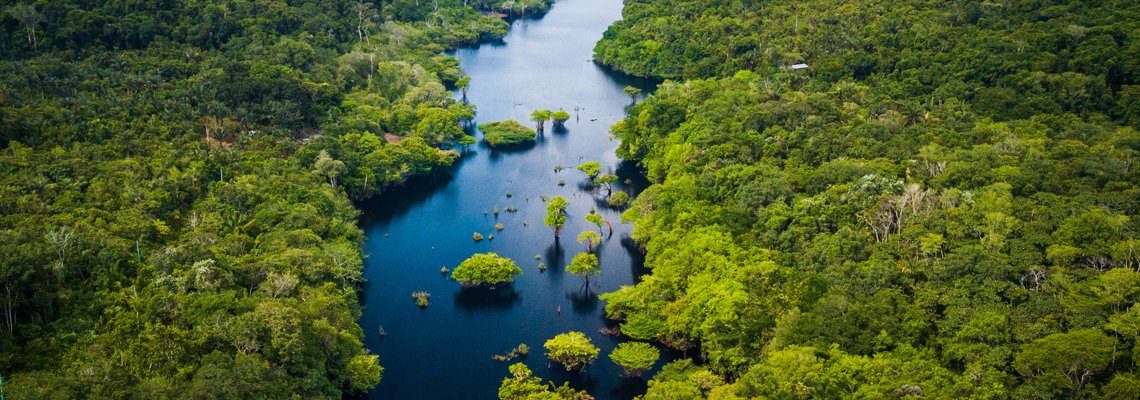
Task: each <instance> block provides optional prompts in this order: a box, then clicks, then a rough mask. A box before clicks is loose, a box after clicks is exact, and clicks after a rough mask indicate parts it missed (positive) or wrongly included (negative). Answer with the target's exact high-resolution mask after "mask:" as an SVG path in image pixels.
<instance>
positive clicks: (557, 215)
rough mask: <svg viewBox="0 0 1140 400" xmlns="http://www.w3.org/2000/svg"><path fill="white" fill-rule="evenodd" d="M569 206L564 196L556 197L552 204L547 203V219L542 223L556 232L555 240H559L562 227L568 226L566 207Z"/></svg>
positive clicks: (551, 201) (551, 200)
mask: <svg viewBox="0 0 1140 400" xmlns="http://www.w3.org/2000/svg"><path fill="white" fill-rule="evenodd" d="M567 204H569V203H568V202H567V201H566V198H564V197H562V196H554V198H552V199H550V202H548V203H546V217H544V218H543V219H542V222H543V223H545V224H546V226H549V227H550V228H551V229H553V230H554V238H555V239H558V234H559V233H561V232H562V227H563V226H565V225H566V205H567Z"/></svg>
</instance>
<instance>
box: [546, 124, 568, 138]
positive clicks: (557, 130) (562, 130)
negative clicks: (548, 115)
mask: <svg viewBox="0 0 1140 400" xmlns="http://www.w3.org/2000/svg"><path fill="white" fill-rule="evenodd" d="M550 132H551V133H553V134H555V135H559V136H562V135H565V134H567V133H570V130H569V129H567V128H566V125H558V124H555V125H554V127H553V128H550Z"/></svg>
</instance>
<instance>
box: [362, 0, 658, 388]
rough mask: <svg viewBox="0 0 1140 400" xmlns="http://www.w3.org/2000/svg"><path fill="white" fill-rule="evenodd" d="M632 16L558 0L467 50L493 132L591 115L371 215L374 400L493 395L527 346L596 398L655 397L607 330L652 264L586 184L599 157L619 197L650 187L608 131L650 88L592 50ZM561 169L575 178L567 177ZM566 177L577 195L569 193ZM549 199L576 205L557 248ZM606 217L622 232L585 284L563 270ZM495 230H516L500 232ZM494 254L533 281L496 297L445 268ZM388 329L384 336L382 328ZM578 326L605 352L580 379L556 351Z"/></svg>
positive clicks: (369, 316) (477, 151) (413, 189)
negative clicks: (583, 235)
mask: <svg viewBox="0 0 1140 400" xmlns="http://www.w3.org/2000/svg"><path fill="white" fill-rule="evenodd" d="M621 6H622V2H621V0H559V1H558V2H557V3H555V5H554V7H553V8H552V9H551V11H550V12H549V13H548V14H547V15H546V16H544V17H543V18H541V19H535V20H520V21H515V22H514V25H513V27H512V29H511V33H510V34H509V35H508V36H507V37H506V38H504V39H503V40H502V42H497V43H493V44H487V45H483V46H480V47H478V48H471V49H461V50H459V51H456V52H455V56H457V57H458V58H459V59H460V60H461V65H462V67H463V69H464V70H465V71H466V73H467V74H469V75H471V77H472V79H473V81H472V85H471V89H470V90H469V91H468V100H469V101H470V102H471V103H473V104H475V105H476V106H477V107H478V115H477V118H476V119H477V122H479V123H483V122H489V121H497V120H503V119H508V118H513V119H516V120H518V121H520V122H523V123H524V124H528V125H529V124H530V123H529V122H527V120H528V116H529V115H530V112H531V111H532V110H534V109H537V108H547V109H552V110H553V109H557V108H560V107H561V108H564V109H566V110H567V111H569V112H570V113H571V114H574V108H575V107H579V108H580V110H581V111H580V112H579V113H578V116H577V118H575V117H572V118H571V119H570V121H569V122H568V123H567V124H566V128H565V129H564V130H554V129H551V127H550V126H549V124H548V126H547V132H546V133H545V134H543V135H542V136H540V137H539V138H538V140H537V143H536V144H535V145H534V146H530V147H528V148H523V149H514V150H510V151H498V150H492V149H490V148H488V147H486V146H485V145H482V144H480V145H479V146H474V147H473V149H472V150H471V151H470V153H469V154H468V155H466V156H465V157H464V159H463V160H462V161H460V162H459V163H458V164H457V165H455V166H454V167H452V168H449V169H447V170H444V171H439V172H437V173H435V174H433V175H432V176H430V177H427V178H420V179H416V180H414V181H412V182H410V183H409V184H408V185H407V186H406V187H404V188H399V189H395V190H393V191H391V192H390V193H389V194H387V195H385V196H383V197H380V198H377V199H374V200H373V201H371V202H370V203H369V204H367V205H366V206H365V211H366V215H365V216H364V219H363V222H362V224H363V227H364V229H365V231H366V233H367V235H368V241H367V243H366V245H365V251H366V254H367V255H368V257H369V258H368V259H367V260H366V262H365V269H364V276H365V278H366V279H367V284H366V285H365V290H364V293H363V302H364V315H363V317H362V318H361V321H360V323H361V326H362V327H363V328H364V332H365V336H366V341H365V344H366V346H367V347H368V348H369V349H370V350H371V351H372V352H373V353H375V354H379V355H380V362H381V364H382V365H383V366H384V368H385V370H384V376H383V379H382V381H381V382H380V385H379V386H378V387H377V388H376V389H375V390H374V391H373V392H372V393H371V396H370V397H371V398H374V399H400V400H404V399H493V398H495V397H496V393H497V389H498V386H499V383H500V382H501V381H502V379H503V378H504V377H506V376H507V375H508V373H507V366H508V364H505V363H499V362H496V361H493V360H492V359H491V356H492V355H494V354H499V353H506V352H507V351H509V350H510V349H511V348H513V347H515V346H517V345H518V344H519V343H526V344H527V345H528V346H530V348H531V353H530V355H529V356H528V357H527V358H525V359H524V361H525V362H526V363H527V365H529V366H530V367H531V368H532V369H533V370H534V371H535V373H536V374H538V375H540V376H542V377H543V378H547V379H552V380H554V381H556V382H564V381H567V380H569V381H570V382H571V384H572V385H573V386H575V387H577V388H581V389H587V390H589V392H590V393H591V394H593V395H594V396H596V397H597V398H598V399H629V398H632V397H633V396H634V395H636V394H639V393H641V392H642V391H643V390H644V382H643V381H641V380H627V379H622V378H620V377H619V375H620V370H619V369H618V368H617V367H616V366H615V365H613V364H612V363H611V362H610V361H609V359H608V358H607V357H606V356H607V355H608V354H609V352H610V350H612V349H613V347H614V346H615V345H616V344H617V339H616V338H613V337H609V336H604V335H602V334H601V333H599V330H600V329H601V328H603V327H606V326H607V322H606V320H605V319H604V318H603V304H602V303H601V302H600V301H599V300H598V298H597V295H598V294H599V293H604V292H609V291H613V290H616V289H617V288H618V287H620V286H621V285H629V284H631V283H633V282H634V279H635V278H636V277H637V276H638V275H639V274H640V273H641V272H643V271H642V264H641V263H642V259H641V257H640V255H639V253H638V252H637V250H636V246H635V245H634V244H633V243H632V241H630V240H629V239H628V235H629V231H630V228H631V226H629V225H624V224H621V222H620V221H621V218H620V212H619V211H617V210H610V209H607V208H606V207H604V202H603V200H602V199H601V197H600V196H598V195H594V194H592V193H591V191H590V190H589V189H587V188H584V187H582V186H580V183H581V182H582V181H583V178H584V177H583V175H582V174H581V173H580V172H578V171H577V170H575V169H574V166H576V165H578V164H579V163H580V162H582V161H587V160H596V161H601V162H602V164H603V166H604V168H605V169H606V170H608V171H610V172H615V173H618V174H619V176H620V177H621V178H620V180H621V181H625V180H626V179H630V180H631V183H630V184H621V183H619V184H618V185H617V189H618V190H624V191H627V192H629V193H630V194H636V193H637V192H638V191H639V190H641V189H642V188H643V187H644V180H643V178H641V175H640V174H639V173H638V172H637V171H636V170H635V169H634V168H632V167H629V166H626V165H623V164H622V163H620V161H619V160H618V158H617V157H616V156H615V155H614V151H613V150H614V148H615V147H616V146H617V141H616V140H611V139H610V137H609V133H608V131H609V127H610V125H612V124H613V123H614V122H615V121H617V120H618V119H619V118H621V117H622V116H623V115H624V109H625V107H626V106H627V105H628V104H629V98H628V97H627V96H626V95H625V94H624V93H623V92H622V89H623V88H624V87H625V86H626V85H630V84H633V85H638V86H642V87H644V88H645V89H646V90H647V91H648V89H649V87H648V86H647V84H646V83H644V82H634V81H631V80H630V79H628V78H626V77H623V76H618V75H616V74H612V73H609V72H607V71H605V70H604V69H602V68H600V67H598V66H596V65H595V64H594V63H592V62H590V58H591V54H592V53H591V50H592V48H593V46H594V43H595V42H596V41H597V40H598V39H599V38H601V35H602V32H603V31H604V30H605V29H606V27H607V26H608V25H609V24H610V23H612V22H613V21H615V20H617V19H619V18H620V17H621ZM559 164H561V165H564V166H566V167H568V169H567V170H564V171H562V172H560V173H555V172H554V166H555V165H559ZM559 180H565V181H566V185H565V186H559V185H558V181H559ZM507 193H511V194H512V195H513V197H511V198H508V197H507V196H506V195H507ZM541 195H547V196H555V195H560V196H563V197H566V198H567V199H569V201H570V207H569V208H568V212H569V218H568V223H567V225H566V227H565V229H564V230H563V233H562V236H563V237H562V239H561V240H560V241H559V242H556V241H555V240H554V235H553V233H552V231H551V230H550V229H549V228H547V227H546V226H545V225H543V222H542V217H543V215H544V213H545V205H544V203H543V202H542V201H540V200H539V196H541ZM528 199H529V200H528ZM508 206H514V207H517V208H518V212H516V213H507V212H503V213H501V214H499V216H498V217H497V218H496V217H495V216H494V215H492V213H491V211H492V209H494V208H495V207H498V208H500V209H505V208H506V207H508ZM592 207H597V209H598V211H599V212H601V213H602V214H603V215H604V216H605V218H607V219H609V220H611V221H613V224H614V226H613V227H614V234H613V236H611V237H607V238H606V240H605V241H604V243H603V244H602V245H601V249H600V251H599V258H600V259H601V265H602V273H601V275H600V276H599V277H596V278H594V279H591V287H589V288H588V289H587V288H586V287H584V285H583V282H582V280H581V279H580V278H578V277H577V276H574V275H571V274H568V273H566V272H565V265H566V264H567V263H568V262H569V260H570V259H571V258H573V256H574V255H575V254H577V253H579V252H582V251H584V249H585V248H584V246H582V245H580V244H578V243H577V242H576V241H575V237H576V236H577V234H578V232H580V231H581V230H583V229H596V228H595V227H594V226H593V225H588V223H587V222H585V221H584V220H583V217H584V216H585V215H586V214H587V213H588V211H589V210H590V209H591V208H592ZM524 222H525V223H526V224H527V225H529V226H524ZM496 223H502V224H503V225H505V227H506V229H505V230H503V231H501V232H495V229H494V226H495V224H496ZM474 232H480V233H482V234H483V235H489V234H492V233H494V234H495V239H494V240H493V241H487V240H484V241H482V242H478V243H476V242H474V241H473V240H472V239H471V236H472V233H474ZM482 252H497V253H499V254H500V255H503V256H506V257H510V258H512V259H514V260H516V262H517V263H518V264H519V266H520V267H521V268H522V269H523V274H522V275H520V276H519V277H518V279H517V280H516V281H515V283H514V284H512V285H511V286H509V287H505V288H500V289H498V290H495V291H486V290H480V289H475V290H470V289H460V287H459V285H458V284H457V283H456V282H454V281H451V280H449V279H447V277H446V276H445V275H443V274H441V273H440V267H442V266H447V267H449V268H454V267H455V266H456V265H457V264H459V263H460V262H461V261H463V260H464V259H466V258H467V257H468V256H470V255H472V254H475V253H482ZM536 254H537V255H540V256H541V258H542V260H541V262H543V263H545V264H546V265H547V266H548V269H547V270H546V271H545V272H539V270H538V269H537V265H538V263H539V261H537V260H535V255H536ZM413 291H427V292H430V293H431V305H430V306H429V307H427V308H426V309H423V310H421V309H419V308H418V307H416V305H415V304H414V302H413V300H412V298H411V293H412V292H413ZM559 307H561V314H559V313H557V312H556V310H557V309H558V308H559ZM381 326H383V329H384V330H385V331H386V333H387V334H386V335H384V336H381V335H380V334H379V333H378V332H379V328H380V327H381ZM567 331H581V332H584V333H586V334H587V335H589V336H590V337H591V338H592V339H593V341H594V343H595V344H596V345H598V346H599V347H601V348H602V355H601V356H600V357H599V359H598V360H597V361H596V362H595V363H594V365H592V366H590V367H589V368H588V369H587V370H586V371H585V373H584V374H582V375H575V376H568V375H567V374H566V373H564V372H562V369H561V367H560V366H558V365H550V364H549V363H548V362H547V359H546V357H545V355H544V351H543V349H542V345H543V342H545V341H546V340H547V339H549V338H550V337H552V336H554V335H556V334H558V333H563V332H567Z"/></svg>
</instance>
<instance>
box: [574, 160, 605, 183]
mask: <svg viewBox="0 0 1140 400" xmlns="http://www.w3.org/2000/svg"><path fill="white" fill-rule="evenodd" d="M578 170H579V171H582V173H585V174H586V177H587V178H589V179H590V182H594V180H595V179H597V178H598V175H599V174H601V173H602V163H600V162H597V161H587V162H584V163H581V164H578Z"/></svg>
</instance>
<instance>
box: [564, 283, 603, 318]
mask: <svg viewBox="0 0 1140 400" xmlns="http://www.w3.org/2000/svg"><path fill="white" fill-rule="evenodd" d="M566 298H567V299H570V309H571V310H573V311H574V313H576V314H581V313H593V312H595V311H597V310H598V304H599V303H600V302H599V301H598V293H597V291H596V290H593V289H591V288H589V287H586V286H585V285H582V287H580V288H578V289H576V290H572V291H569V292H566Z"/></svg>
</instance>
